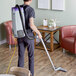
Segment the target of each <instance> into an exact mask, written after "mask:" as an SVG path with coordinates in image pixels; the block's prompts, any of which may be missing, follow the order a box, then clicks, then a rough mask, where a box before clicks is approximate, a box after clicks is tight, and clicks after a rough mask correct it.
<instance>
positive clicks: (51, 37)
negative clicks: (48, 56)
mask: <svg viewBox="0 0 76 76" xmlns="http://www.w3.org/2000/svg"><path fill="white" fill-rule="evenodd" d="M50 50H51V51H53V50H54V45H53V32H51V33H50Z"/></svg>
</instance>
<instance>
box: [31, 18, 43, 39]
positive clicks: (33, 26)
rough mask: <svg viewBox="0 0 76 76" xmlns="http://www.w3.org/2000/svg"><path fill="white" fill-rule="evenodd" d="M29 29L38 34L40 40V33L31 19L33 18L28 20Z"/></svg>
mask: <svg viewBox="0 0 76 76" xmlns="http://www.w3.org/2000/svg"><path fill="white" fill-rule="evenodd" d="M30 28H31V29H32V30H33V31H35V32H36V33H37V34H38V37H39V39H41V38H42V35H41V33H40V32H39V30H38V29H37V27H36V26H35V25H34V19H33V17H32V18H30Z"/></svg>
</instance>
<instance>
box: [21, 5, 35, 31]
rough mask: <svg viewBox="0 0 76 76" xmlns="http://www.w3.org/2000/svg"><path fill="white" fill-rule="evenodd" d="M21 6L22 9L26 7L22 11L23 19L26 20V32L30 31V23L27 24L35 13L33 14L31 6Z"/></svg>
mask: <svg viewBox="0 0 76 76" xmlns="http://www.w3.org/2000/svg"><path fill="white" fill-rule="evenodd" d="M21 6H23V7H26V8H25V9H24V10H25V11H26V14H25V15H26V17H25V19H26V22H27V23H26V29H27V30H29V29H30V30H32V29H31V28H30V22H29V20H30V18H31V17H33V18H35V12H34V9H33V8H32V7H31V6H29V5H21Z"/></svg>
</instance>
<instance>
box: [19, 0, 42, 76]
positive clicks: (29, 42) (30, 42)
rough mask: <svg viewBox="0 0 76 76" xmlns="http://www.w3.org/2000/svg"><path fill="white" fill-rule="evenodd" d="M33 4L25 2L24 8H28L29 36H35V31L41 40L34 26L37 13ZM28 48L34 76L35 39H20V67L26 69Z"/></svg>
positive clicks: (30, 65)
mask: <svg viewBox="0 0 76 76" xmlns="http://www.w3.org/2000/svg"><path fill="white" fill-rule="evenodd" d="M31 2H32V0H24V4H23V6H28V7H27V8H26V9H25V10H26V20H27V25H26V29H27V32H28V35H29V36H33V32H32V31H34V32H36V33H37V35H38V37H39V39H41V38H42V36H41V34H40V32H39V31H38V29H37V28H36V26H35V25H34V18H35V12H34V9H33V8H32V7H30V6H29V5H30V3H31ZM28 30H29V31H28ZM26 46H27V50H28V59H29V70H30V71H31V73H32V76H34V39H33V40H30V39H28V38H27V36H25V37H23V38H18V67H24V52H25V47H26Z"/></svg>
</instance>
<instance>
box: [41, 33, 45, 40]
mask: <svg viewBox="0 0 76 76" xmlns="http://www.w3.org/2000/svg"><path fill="white" fill-rule="evenodd" d="M42 38H43V40H44V39H45V32H42Z"/></svg>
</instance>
